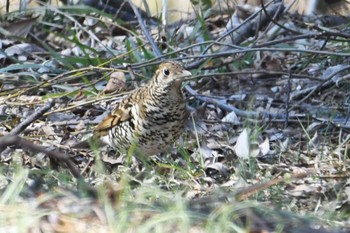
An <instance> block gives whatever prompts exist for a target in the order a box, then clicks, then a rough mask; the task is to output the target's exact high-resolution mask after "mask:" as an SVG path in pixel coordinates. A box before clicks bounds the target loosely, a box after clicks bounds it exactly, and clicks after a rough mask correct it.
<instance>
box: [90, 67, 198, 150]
mask: <svg viewBox="0 0 350 233" xmlns="http://www.w3.org/2000/svg"><path fill="white" fill-rule="evenodd" d="M191 75H192V74H191V72H189V71H187V70H185V69H184V68H183V66H182V64H181V63H180V62H177V61H166V62H163V63H161V64H160V65H159V66H158V69H157V70H156V71H155V74H154V75H153V77H152V78H151V79H150V80H149V82H148V83H147V84H146V85H144V86H142V87H140V88H138V89H136V90H135V91H133V92H132V93H131V94H130V95H129V96H127V97H126V98H124V99H123V100H122V101H121V102H120V103H119V104H118V105H117V106H116V107H115V109H113V110H112V111H111V112H110V113H109V114H108V115H107V116H106V117H105V118H104V119H103V120H102V121H101V122H100V123H99V124H98V125H97V126H96V127H95V128H94V131H93V136H92V139H93V140H101V141H102V142H104V143H105V144H107V145H109V146H111V147H112V148H114V149H116V150H118V151H119V152H121V153H127V152H128V151H129V150H133V151H134V152H133V153H136V154H143V155H156V154H159V153H161V152H164V151H165V150H166V149H167V148H169V147H170V146H171V144H172V143H174V142H175V141H176V140H177V139H178V138H179V137H180V135H181V134H182V133H183V131H184V128H185V122H186V120H187V117H188V113H187V109H186V103H185V99H184V96H183V94H182V91H181V85H182V82H183V81H184V79H185V78H186V77H189V76H191ZM90 141H91V139H90Z"/></svg>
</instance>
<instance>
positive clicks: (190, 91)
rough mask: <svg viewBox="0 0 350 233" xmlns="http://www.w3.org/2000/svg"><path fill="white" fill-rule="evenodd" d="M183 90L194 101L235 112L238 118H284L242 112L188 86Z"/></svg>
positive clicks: (265, 113)
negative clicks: (194, 99) (193, 98)
mask: <svg viewBox="0 0 350 233" xmlns="http://www.w3.org/2000/svg"><path fill="white" fill-rule="evenodd" d="M185 89H186V90H187V91H188V92H189V93H190V94H191V95H192V96H193V97H195V98H196V99H198V100H200V101H203V102H206V103H211V104H214V105H216V106H218V107H219V108H221V109H223V110H225V111H229V112H235V113H236V114H237V115H238V116H242V117H247V118H255V119H256V118H259V117H261V116H264V117H272V118H284V117H285V114H273V113H269V112H260V113H259V112H254V111H243V110H240V109H238V108H235V107H233V106H231V105H227V104H223V103H220V102H219V101H217V100H215V99H213V98H211V97H208V96H202V95H199V94H198V93H197V92H196V91H195V90H193V89H192V88H191V87H190V86H188V85H186V86H185Z"/></svg>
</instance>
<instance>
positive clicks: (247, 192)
mask: <svg viewBox="0 0 350 233" xmlns="http://www.w3.org/2000/svg"><path fill="white" fill-rule="evenodd" d="M313 173H314V171H303V172H298V173H293V174H291V176H290V178H288V180H292V179H293V180H294V179H303V178H305V177H307V176H309V175H311V174H313ZM285 181H286V178H284V177H280V174H278V175H276V176H275V177H274V178H273V179H271V180H269V181H266V182H263V183H258V184H253V185H251V186H248V187H243V188H241V189H240V190H239V191H237V192H235V194H234V196H235V200H237V201H243V200H245V199H247V198H248V197H250V196H251V195H253V194H255V193H257V192H259V191H263V190H265V189H267V188H269V187H271V186H272V185H275V184H278V183H283V182H285Z"/></svg>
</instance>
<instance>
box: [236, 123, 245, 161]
mask: <svg viewBox="0 0 350 233" xmlns="http://www.w3.org/2000/svg"><path fill="white" fill-rule="evenodd" d="M234 151H235V153H236V155H237V156H238V157H240V158H242V159H248V158H249V134H248V129H244V130H243V131H242V133H241V134H240V135H239V136H238V138H237V142H236V145H235V148H234Z"/></svg>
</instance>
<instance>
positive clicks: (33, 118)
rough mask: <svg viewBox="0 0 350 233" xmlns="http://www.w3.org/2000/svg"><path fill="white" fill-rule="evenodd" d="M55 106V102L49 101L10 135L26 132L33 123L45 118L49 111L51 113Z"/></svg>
mask: <svg viewBox="0 0 350 233" xmlns="http://www.w3.org/2000/svg"><path fill="white" fill-rule="evenodd" d="M54 104H55V101H54V100H53V99H49V100H48V101H47V103H46V104H45V105H44V106H43V107H41V108H40V109H39V110H38V111H35V112H34V113H33V114H32V115H30V116H29V117H28V118H27V119H25V120H24V121H22V122H21V123H19V124H18V125H17V127H15V128H14V129H13V130H11V132H10V133H9V134H10V135H18V134H20V133H21V132H22V131H23V130H25V129H26V128H27V127H28V126H29V125H30V124H31V123H32V122H34V121H36V120H37V119H39V118H40V117H41V116H43V115H44V114H45V113H46V112H47V111H49V110H50V109H51V108H52V107H53V106H54Z"/></svg>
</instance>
